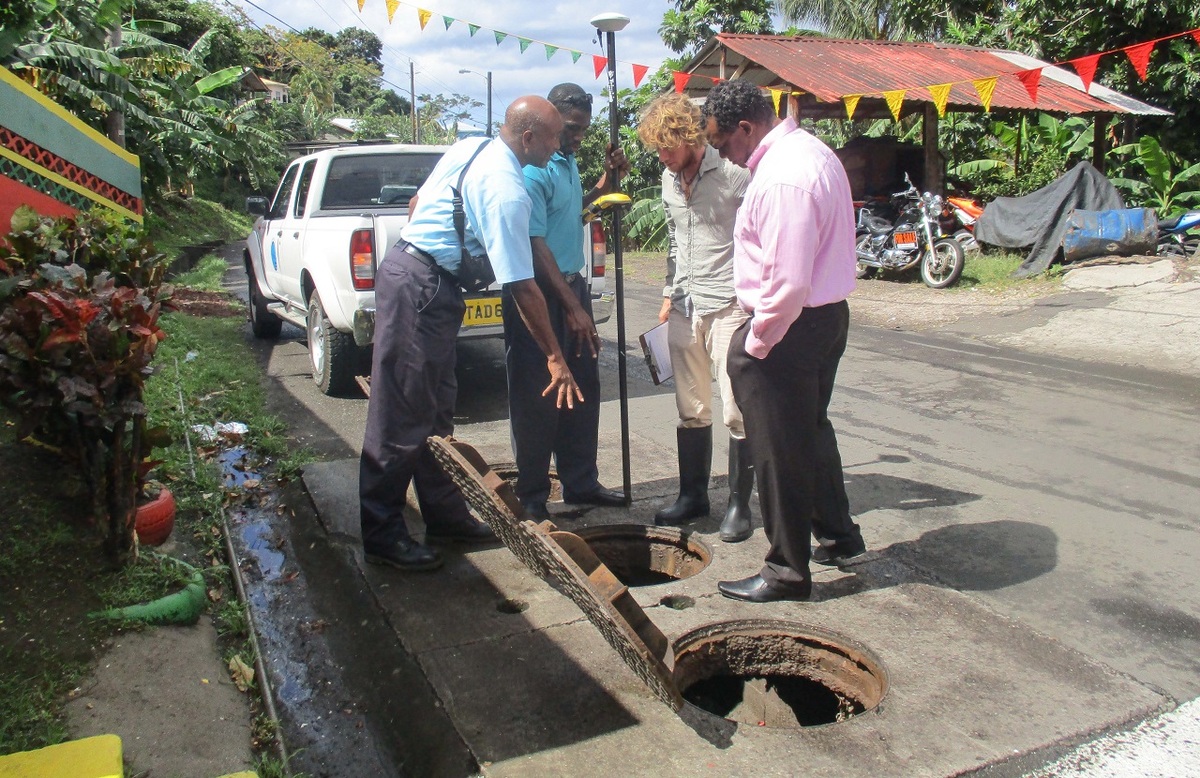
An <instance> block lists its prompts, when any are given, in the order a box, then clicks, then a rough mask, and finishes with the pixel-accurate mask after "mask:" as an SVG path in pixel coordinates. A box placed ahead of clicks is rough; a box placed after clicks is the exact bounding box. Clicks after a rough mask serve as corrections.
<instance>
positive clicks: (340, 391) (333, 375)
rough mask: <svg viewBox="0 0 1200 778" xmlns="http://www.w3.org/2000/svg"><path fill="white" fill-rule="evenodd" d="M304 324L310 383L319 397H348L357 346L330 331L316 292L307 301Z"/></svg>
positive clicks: (347, 336)
mask: <svg viewBox="0 0 1200 778" xmlns="http://www.w3.org/2000/svg"><path fill="white" fill-rule="evenodd" d="M306 323H307V326H306V327H305V329H306V330H307V331H308V356H309V359H310V361H311V362H312V371H313V380H314V381H316V382H317V386H318V387H320V389H321V392H322V393H323V394H327V395H330V396H339V395H345V394H348V393H349V392H350V390H351V389H352V388H353V387H356V386H357V384H356V383H355V381H354V373H355V369H356V368H357V367H358V346H356V345H355V344H354V336H352V335H351V334H349V333H347V332H338V331H337V330H335V329H334V328H333V325H331V324H330V323H329V317H327V316H326V315H325V309H324V308H323V307H321V297H320V295H318V294H317V293H316V292H313V295H312V297H311V298H310V299H309V301H308V320H307V322H306Z"/></svg>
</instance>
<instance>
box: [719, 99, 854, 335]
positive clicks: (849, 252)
mask: <svg viewBox="0 0 1200 778" xmlns="http://www.w3.org/2000/svg"><path fill="white" fill-rule="evenodd" d="M746 166H747V167H748V168H750V173H751V178H750V185H749V187H748V188H747V189H746V196H745V198H744V199H743V201H742V207H741V208H740V209H739V210H738V215H737V222H736V224H735V226H734V247H733V283H734V291H735V292H736V293H737V299H738V304H739V305H741V307H742V309H743V310H745V311H746V312H747V313H749V314H750V315H751V318H750V333H749V334H748V335H747V336H746V353H748V354H749V355H750V356H752V357H756V358H758V359H762V358H764V357H766V355H767V354H768V353H769V352H770V351H771V349H772V348H773V347H774V346H775V344H776V343H778V342H779V341H780V340H782V339H783V336H784V335H785V334H786V333H787V331H788V328H789V327H791V326H792V324H793V323H794V322H795V321H796V319H798V318H799V317H800V314H801V313H802V312H803V310H804V309H805V308H816V307H818V306H821V305H827V304H829V303H836V302H839V301H841V300H845V299H846V298H847V297H849V296H850V293H851V292H853V291H854V286H855V280H854V277H855V272H854V266H855V265H854V204H853V201H852V199H851V196H850V182H849V181H848V180H847V179H846V171H845V169H844V168H843V167H842V163H841V161H840V160H839V159H838V158H837V156H835V155H834V153H833V151H832V150H830V148H829V147H828V146H826V145H825V144H824V143H822V142H821V141H820V140H818V139H817V138H816V137H814V136H813V135H812V134H810V133H808V132H806V131H804V130H802V129H800V128H799V127H797V126H796V121H795V120H794V119H792V118H790V117H789V118H788V119H785V120H784V121H782V122H781V123H779V124H778V125H776V127H775V128H774V129H772V130H771V132H770V133H768V134H767V136H766V137H765V138H763V139H762V142H760V143H759V144H758V147H757V148H755V149H754V152H753V153H752V154H751V155H750V159H749V160H747V162H746Z"/></svg>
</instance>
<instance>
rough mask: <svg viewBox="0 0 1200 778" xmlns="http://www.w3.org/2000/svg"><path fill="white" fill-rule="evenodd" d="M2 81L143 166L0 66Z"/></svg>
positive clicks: (124, 157) (93, 138) (132, 156)
mask: <svg viewBox="0 0 1200 778" xmlns="http://www.w3.org/2000/svg"><path fill="white" fill-rule="evenodd" d="M0 81H3V82H5V83H6V84H8V85H9V86H11V87H12V88H13V89H16V90H18V91H20V92H22V93H24V94H25V95H26V96H27V97H29V98H30V99H32V100H36V101H38V102H39V103H41V105H42V106H43V107H45V109H46V110H47V111H50V112H51V113H53V114H54V115H55V116H57V117H58V118H59V119H62V120H63V121H64V122H67V123H68V124H70V125H71V126H72V127H74V128H75V129H77V130H79V132H81V133H83V134H84V135H86V136H88V138H89V139H90V140H92V141H95V142H96V143H98V144H99V145H101V146H103V147H104V149H105V150H106V151H109V152H111V153H113V154H116V155H117V156H118V157H121V158H122V159H124V160H125V161H126V162H128V163H129V164H131V165H134V166H140V165H141V160H140V159H138V156H137V155H136V154H130V153H129V152H128V151H126V150H125V149H123V148H121V147H120V146H118V145H117V144H115V143H113V142H112V141H111V140H109V139H108V138H106V137H105V136H104V135H103V134H101V133H99V132H97V131H96V130H94V129H92V128H91V127H90V126H88V125H87V124H85V123H84V122H82V121H80V119H79V117H77V116H75V114H73V113H71V112H70V111H68V110H67V109H65V108H63V107H62V106H61V105H59V104H58V103H56V102H54V101H53V100H51V99H50V98H49V97H46V96H45V95H44V94H42V93H41V92H39V91H38V90H36V89H34V88H33V87H31V86H30V85H29V84H27V83H25V81H23V80H22V79H20V78H17V76H16V75H14V74H13V72H12V71H11V70H9V69H8V68H6V67H3V66H0Z"/></svg>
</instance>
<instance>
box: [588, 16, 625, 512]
mask: <svg viewBox="0 0 1200 778" xmlns="http://www.w3.org/2000/svg"><path fill="white" fill-rule="evenodd" d="M627 24H629V17H628V16H625V15H623V14H619V13H602V14H600V15H598V16H594V17H592V26H593V27H595V28H596V29H597V30H599V31H600V32H602V33H603V34H604V54H605V56H606V57H608V133H609V142H610V143H612V147H613V148H614V149H615V148H617V147H618V143H619V140H618V137H617V124H618V119H617V52H616V39H617V32H618V31H619V30H623V29H625V25H627ZM618 183H620V182H619V181H618ZM612 215H613V218H612V240H613V269H614V271H615V274H616V280H617V285H616V289H615V290H614V291H615V292H616V296H617V381H618V386H619V393H620V403H621V477H622V483H623V485H624V489H625V504H626V505H629V504H630V503H631V502H633V482H632V480H631V479H630V476H629V389H628V386H627V385H626V367H625V269H624V267H623V266H622V256H621V209H620V208H613V209H612Z"/></svg>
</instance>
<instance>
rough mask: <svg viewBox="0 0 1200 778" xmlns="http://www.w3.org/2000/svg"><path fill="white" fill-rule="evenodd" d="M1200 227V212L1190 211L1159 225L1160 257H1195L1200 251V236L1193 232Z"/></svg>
mask: <svg viewBox="0 0 1200 778" xmlns="http://www.w3.org/2000/svg"><path fill="white" fill-rule="evenodd" d="M1197 227H1200V211H1188V212H1187V213H1182V214H1180V215H1179V216H1176V217H1175V218H1174V219H1167V220H1166V221H1161V222H1159V223H1158V252H1157V253H1158V256H1160V257H1184V258H1188V257H1194V256H1196V250H1197V249H1200V234H1194V233H1192V232H1191V230H1193V229H1196V228H1197Z"/></svg>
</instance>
